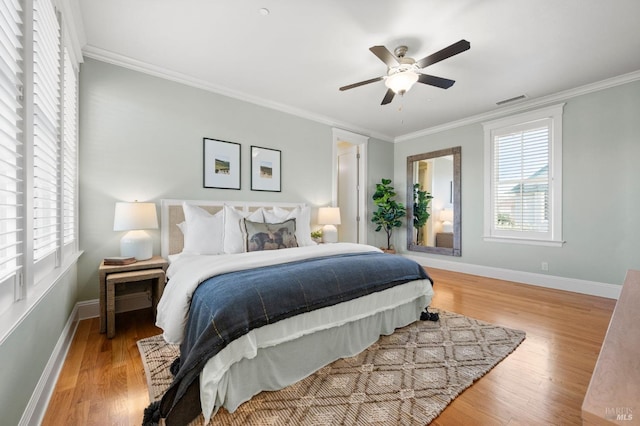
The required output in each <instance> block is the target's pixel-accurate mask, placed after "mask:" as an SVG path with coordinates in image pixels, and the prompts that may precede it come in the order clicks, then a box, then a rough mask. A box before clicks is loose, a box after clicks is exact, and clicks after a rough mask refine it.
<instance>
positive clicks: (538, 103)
mask: <svg viewBox="0 0 640 426" xmlns="http://www.w3.org/2000/svg"><path fill="white" fill-rule="evenodd" d="M637 80H640V70H638V71H633V72H630V73H628V74H623V75H620V76H617V77H612V78H609V79H606V80H602V81H598V82H596V83H591V84H586V85H584V86H580V87H576V88H574V89H569V90H564V91H562V92H558V93H554V94H552V95H548V96H543V97H541V98H535V99H531V100H528V101H524V102H522V103H518V104H517V105H510V106H507V107H503V108H499V109H497V110H495V111H491V112H487V113H483V114H477V115H472V116H470V117H467V118H463V119H461V120H456V121H451V122H449V123H445V124H442V125H439V126H434V127H429V128H427V129H423V130H419V131H417V132H413V133H407V134H405V135H402V136H398V137H396V138H395V139H394V140H393V142H394V143H398V142H405V141H409V140H413V139H416V138H418V137H421V136H427V135H432V134H434V133H440V132H444V131H445V130H451V129H455V128H457V127H462V126H466V125H469V124H476V123H481V122H483V121H489V120H493V119H496V118H501V117H504V116H506V115H509V114H513V113H517V112H522V111H524V110H528V109H532V108H538V107H542V106H547V105H549V104H552V103H557V102H563V101H566V100H567V99H570V98H575V97H576V96H580V95H586V94H588V93H593V92H598V91H600V90H604V89H609V88H611V87H615V86H620V85H622V84H627V83H632V82H634V81H637Z"/></svg>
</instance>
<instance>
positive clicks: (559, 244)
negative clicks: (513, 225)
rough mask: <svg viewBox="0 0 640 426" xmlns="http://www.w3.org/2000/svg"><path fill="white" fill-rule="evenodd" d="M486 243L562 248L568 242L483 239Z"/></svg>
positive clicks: (504, 238) (501, 238)
mask: <svg viewBox="0 0 640 426" xmlns="http://www.w3.org/2000/svg"><path fill="white" fill-rule="evenodd" d="M483 239H484V241H487V242H491V243H509V244H526V245H531V246H547V247H562V246H563V245H564V243H565V242H566V241H562V240H535V239H528V238H514V237H486V236H485V237H483Z"/></svg>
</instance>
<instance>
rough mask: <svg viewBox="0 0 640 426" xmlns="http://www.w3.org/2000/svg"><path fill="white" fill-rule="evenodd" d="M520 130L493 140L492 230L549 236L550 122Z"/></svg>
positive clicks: (530, 125) (531, 124)
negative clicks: (545, 234)
mask: <svg viewBox="0 0 640 426" xmlns="http://www.w3.org/2000/svg"><path fill="white" fill-rule="evenodd" d="M519 127H521V128H520V129H516V130H515V131H513V129H509V130H510V131H509V132H508V133H506V134H501V135H496V136H495V137H494V140H493V143H494V146H493V164H494V176H493V188H492V190H493V206H494V211H493V225H494V229H496V230H505V231H516V232H536V233H548V232H550V223H549V217H550V211H549V195H550V173H549V160H550V122H549V120H540V121H537V122H535V123H528V124H526V125H523V126H519Z"/></svg>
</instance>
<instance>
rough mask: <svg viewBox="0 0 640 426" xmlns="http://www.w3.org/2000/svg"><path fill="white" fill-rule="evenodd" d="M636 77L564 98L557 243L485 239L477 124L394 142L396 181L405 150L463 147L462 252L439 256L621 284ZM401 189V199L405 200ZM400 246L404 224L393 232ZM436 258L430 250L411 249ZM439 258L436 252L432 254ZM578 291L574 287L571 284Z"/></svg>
mask: <svg viewBox="0 0 640 426" xmlns="http://www.w3.org/2000/svg"><path fill="white" fill-rule="evenodd" d="M639 117H640V82H634V83H629V84H625V85H621V86H617V87H614V88H610V89H606V90H601V91H598V92H593V93H589V94H586V95H582V96H577V97H574V98H572V99H569V100H568V101H566V105H565V108H564V118H563V206H562V207H563V238H564V240H566V244H565V245H564V246H563V247H561V248H553V247H540V246H528V245H519V244H506V243H490V242H484V241H483V239H482V235H483V215H484V207H483V205H484V204H483V203H484V201H483V197H484V194H483V193H484V186H483V182H484V175H483V173H484V164H483V161H484V159H483V149H484V139H483V138H484V135H483V128H482V125H481V124H480V123H477V124H470V125H466V126H463V127H459V128H455V129H452V130H448V131H443V132H440V133H436V134H432V135H427V136H422V137H418V138H415V139H413V140H410V141H405V142H400V143H397V144H395V151H394V158H395V162H394V174H395V182H396V188H404V187H405V182H406V175H405V174H406V157H407V156H408V155H414V154H418V153H421V152H429V151H435V150H438V149H442V148H448V147H453V146H461V147H462V182H461V183H462V257H459V258H455V257H447V258H446V260H451V261H458V262H464V263H467V264H474V265H482V266H489V267H497V268H504V269H512V270H518V271H524V272H534V273H543V272H542V271H541V268H540V266H541V262H543V261H544V262H548V263H549V271H548V272H547V273H548V274H550V275H555V276H559V277H567V278H574V279H579V280H588V281H596V282H602V283H610V284H622V282H623V281H624V276H625V274H626V271H627V270H628V269H640V220H638V212H639V211H640V167H638V165H637V162H638V159H639V158H640V120H639ZM405 196H406V195H405V191H402V199H403V200H404V199H405ZM396 237H397V238H400V239H398V240H396V241H397V242H398V244H399V246H400V247H406V231H405V230H404V229H403V230H402V231H401V232H398V233H397V235H396ZM416 255H418V256H426V257H429V256H431V257H438V256H437V255H427V254H416ZM439 258H440V259H443V257H442V256H439ZM576 291H580V289H576Z"/></svg>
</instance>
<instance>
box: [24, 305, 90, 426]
mask: <svg viewBox="0 0 640 426" xmlns="http://www.w3.org/2000/svg"><path fill="white" fill-rule="evenodd" d="M77 328H78V305H76V306H75V307H74V308H73V311H71V315H69V319H68V320H67V322H66V324H65V326H64V328H63V329H62V334H60V338H59V339H58V342H57V343H56V346H55V347H54V348H53V352H52V353H51V356H50V357H49V361H47V365H46V366H45V368H44V371H43V372H42V375H41V376H40V380H38V383H37V384H36V388H35V389H34V391H33V393H32V394H31V399H29V403H28V404H27V407H26V408H25V410H24V412H23V413H22V418H21V419H20V423H18V425H19V426H28V425H39V424H41V423H42V419H43V418H44V414H45V412H46V411H47V406H48V405H49V399H51V395H52V394H53V390H54V388H55V387H56V382H57V381H58V376H59V375H60V371H61V370H62V366H63V365H64V360H65V359H66V358H67V353H68V352H69V348H70V347H71V342H72V340H73V336H74V335H75V334H76V329H77Z"/></svg>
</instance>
